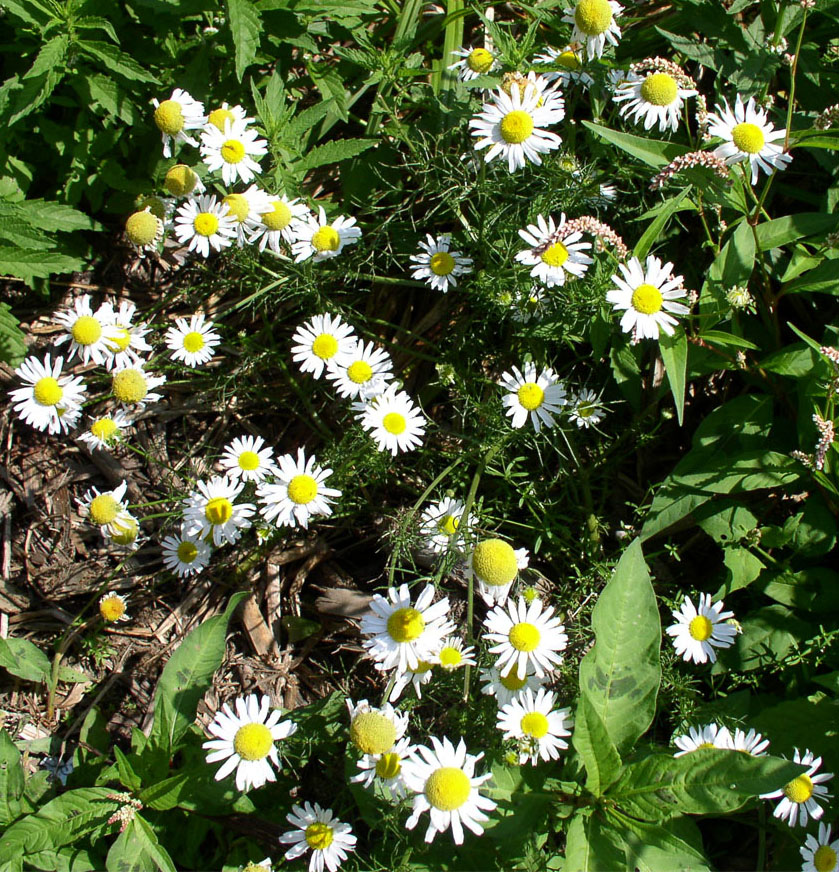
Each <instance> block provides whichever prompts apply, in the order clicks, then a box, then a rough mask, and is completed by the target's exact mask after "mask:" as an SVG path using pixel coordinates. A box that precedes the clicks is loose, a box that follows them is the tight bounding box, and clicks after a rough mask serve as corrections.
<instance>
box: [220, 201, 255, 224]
mask: <svg viewBox="0 0 839 872" xmlns="http://www.w3.org/2000/svg"><path fill="white" fill-rule="evenodd" d="M222 203H224V204H225V206H227V211H228V212H229V213H230V215H231V216H232V217H233V218H235V219H236V220H237V221H238V222H239V223H240V224H241V223H242V222H243V221H244V220H245V218H247V217H248V213H249V212H250V211H251V205H250V203H248V198H247V197H246V196H245V195H244V194H228V195H227V196H226V197H225V198H224V199H223V200H222Z"/></svg>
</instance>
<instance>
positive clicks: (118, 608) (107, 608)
mask: <svg viewBox="0 0 839 872" xmlns="http://www.w3.org/2000/svg"><path fill="white" fill-rule="evenodd" d="M125 609H126V605H125V598H124V597H121V596H120V595H119V594H118V593H106V594H104V595H103V596H101V597H100V598H99V615H100V617H101V618H102V620H103V621H105V622H106V623H108V624H115V623H117V622H118V621H128V620H130V619H131V616H130V615H129V614H128V613H127V612H126V610H125Z"/></svg>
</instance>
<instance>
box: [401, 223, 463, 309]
mask: <svg viewBox="0 0 839 872" xmlns="http://www.w3.org/2000/svg"><path fill="white" fill-rule="evenodd" d="M451 241H452V237H451V234H449V233H441V234H440V235H439V236H438V237H437V238H436V239H435V238H434V237H433V236H432V235H431V234H430V233H429V234H427V236H426V238H425V241H424V242H420V244H419V247H420V253H419V254H412V255H411V257H410V259H411V260H412V261H413V262H414V263H415V264H416V267H415V268H414V271H413V272H412V273H411V275H412V276H413V277H414V278H415V279H422V280H423V281H425V282H427V283H428V284H429V285H431V287H432V288H434V290H435V291H442V292H443V293H444V294H445V293H446V291H448V289H449V288H454V287H456V286H457V276H462V275H468V274H469V273H471V272H472V258H471V257H464V256H463V255H462V254H461V253H460V252H459V251H452V250H450V248H451Z"/></svg>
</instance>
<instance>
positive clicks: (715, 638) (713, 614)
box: [666, 593, 737, 663]
mask: <svg viewBox="0 0 839 872" xmlns="http://www.w3.org/2000/svg"><path fill="white" fill-rule="evenodd" d="M722 608H723V601H722V600H720V601H719V602H716V603H714V604H713V605H711V594H709V593H702V594H700V595H699V605H698V606H694V604H693V603H692V602H691V599H690V597H687V596H686V597H685V601H684V602H683V603H682V606H681V608H680V609H679V610H678V611H676V610H674V611H673V617H674V618H675V619H676V623H675V624H671V625H670V626H669V627H668V628H667V630H666V632H667V635H668V636H672V637H673V647H674V648H675V649H676V653H677V654H678V655H679V656H680V657H682V659H684V660H685V662H687V663H690V661H691V660H692V661H693V662H694V663H707V662H708V661H709V660H710V662H711V663H714V662H715V661H716V659H717V652H716V650H715V649H716V648H730V647H731V646H732V645H733V644H734V637H735V636H736V635H737V629H736V628H735V627H734V626H733V625H732V624H729V623H726V622H727V620H728V618H732V617H734V612H724V611H723V610H722Z"/></svg>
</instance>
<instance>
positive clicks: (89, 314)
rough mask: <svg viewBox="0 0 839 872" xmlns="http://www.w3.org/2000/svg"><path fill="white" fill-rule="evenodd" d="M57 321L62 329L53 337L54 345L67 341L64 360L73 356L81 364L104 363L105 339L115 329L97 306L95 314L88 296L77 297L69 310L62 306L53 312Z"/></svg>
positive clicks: (110, 336)
mask: <svg viewBox="0 0 839 872" xmlns="http://www.w3.org/2000/svg"><path fill="white" fill-rule="evenodd" d="M53 318H54V319H55V321H56V323H58V324H60V325H61V326H62V327H63V328H64V329H65V330H66V332H65V333H62V334H61V335H60V336H57V337H56V339H55V344H56V345H63V344H64V343H65V342H68V343H69V345H68V347H67V352H68V353H67V362H68V363H69V362H70V361H71V360H72V359H73V358H74V357H75V356H76V355H78V356H79V358H80V359H81V361H82V363H98V364H99V365H100V366H101V365H103V364H104V363H105V360H106V359H107V357H108V355H109V347H108V341H109V340H110V339H112V338H114V336H115V331H114V329H113V327H111V325H110V323H109V322H108V319H107V310H106V309H105V308H104V305H103V306H100V307H99V308H98V309H97V310H96V312H95V313H94V312H93V310H92V309H91V307H90V295H89V294H82V296H80V297H76V299H75V300H74V301H73V305H72V307H71V308H69V309H61V310H59V311H58V312H56V313H55V315H53Z"/></svg>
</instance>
